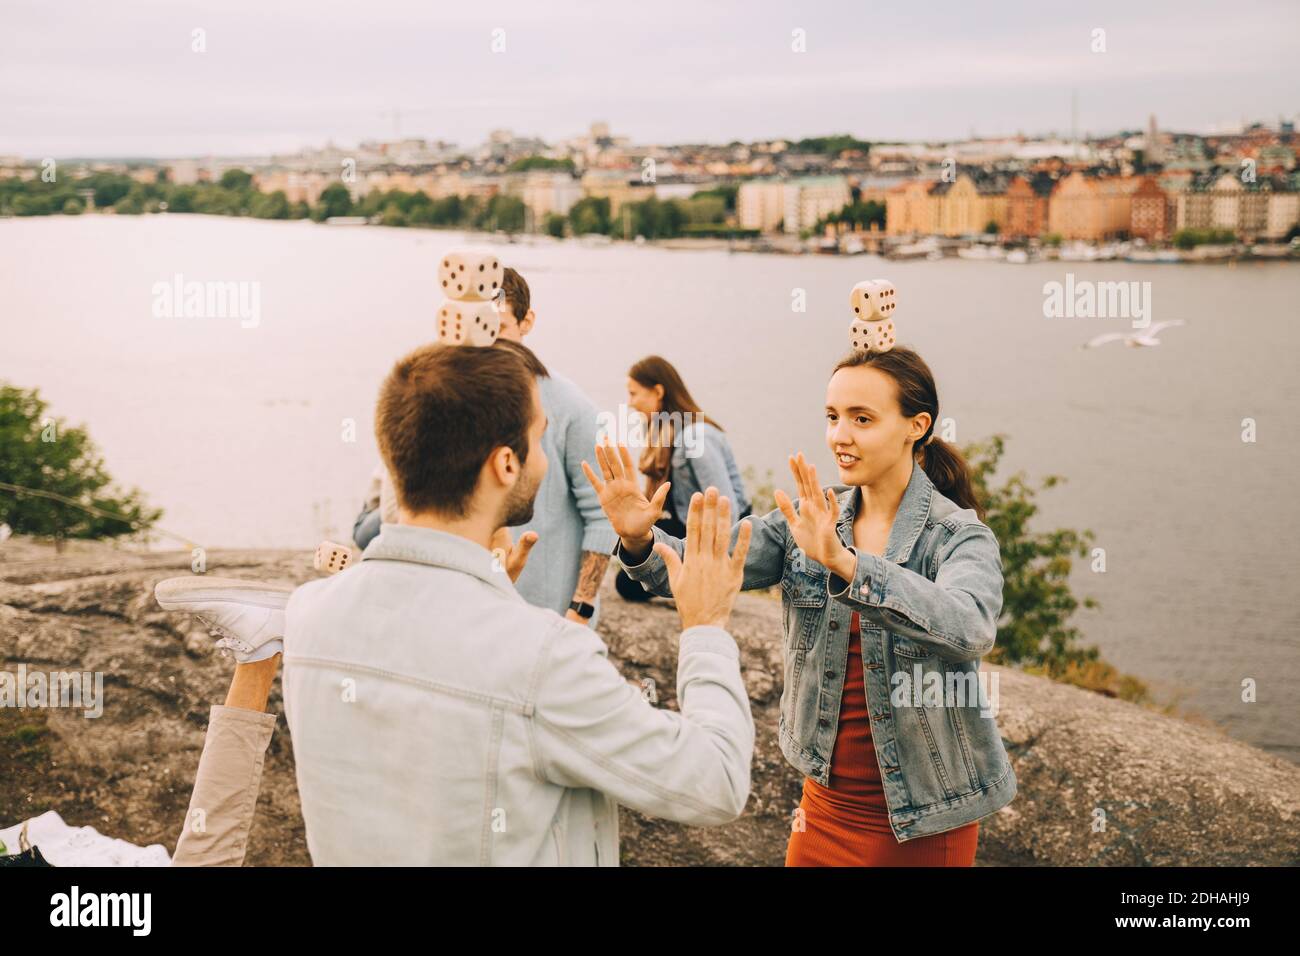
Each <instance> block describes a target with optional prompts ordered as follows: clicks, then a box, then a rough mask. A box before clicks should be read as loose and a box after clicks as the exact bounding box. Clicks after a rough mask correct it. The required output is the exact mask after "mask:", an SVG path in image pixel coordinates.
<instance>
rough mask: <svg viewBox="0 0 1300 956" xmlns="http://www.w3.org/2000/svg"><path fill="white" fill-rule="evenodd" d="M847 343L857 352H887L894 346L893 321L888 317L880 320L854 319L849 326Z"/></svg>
mask: <svg viewBox="0 0 1300 956" xmlns="http://www.w3.org/2000/svg"><path fill="white" fill-rule="evenodd" d="M849 343H850V344H851V345H852V346H853V348H854V350H855V351H858V352H888V351H889V350H890V349H892V348H893V347H894V323H893V322H892V321H890V320H889V319H884V320H883V321H880V322H863V321H862V320H860V319H854V320H853V324H852V325H850V326H849Z"/></svg>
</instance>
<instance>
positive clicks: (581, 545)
mask: <svg viewBox="0 0 1300 956" xmlns="http://www.w3.org/2000/svg"><path fill="white" fill-rule="evenodd" d="M501 288H502V293H503V296H502V299H501V301H499V302H498V312H499V313H500V315H501V332H500V339H501V341H503V342H504V343H510V342H515V343H520V344H522V342H523V338H524V336H525V335H527V334H528V333H529V332H530V331H531V330H532V328H533V324H534V323H535V322H536V321H537V316H536V314H535V313H534V312H533V309H532V302H531V296H530V293H529V289H528V283H527V282H525V281H524V279H523V276H521V275H520V274H519V273H518V272H516V271H515V270H514V269H509V268H507V269H506V270H505V279H504V280H503V281H502V283H501ZM506 347H508V345H507V346H506ZM537 385H538V388H539V390H540V391H541V396H542V408H543V409H545V410H546V418H547V421H548V422H549V423H550V424H549V425H548V426H547V428H546V432H545V433H544V434H543V436H542V444H543V445H544V446H545V447H546V457H547V459H548V460H549V461H550V462H551V467H550V469H549V470H548V471H547V473H546V477H545V478H544V479H543V480H542V486H541V488H540V489H538V492H537V505H536V507H535V508H534V510H533V518H532V520H531V521H529V522H528V523H527V524H523V525H519V526H517V527H514V528H512V529H511V532H512V533H513V535H514V537H515V539H516V540H518V539H519V538H520V537H522V535H524V534H525V533H527V532H529V531H535V532H536V533H537V544H536V545H534V546H533V550H532V556H531V557H530V558H529V560H528V564H527V565H526V566H525V567H524V571H523V574H521V575H520V576H519V580H518V581H516V582H515V589H516V590H517V591H518V592H519V593H520V594H521V595H522V596H523V598H524V600H525V601H527V602H528V603H529V604H533V605H536V606H537V607H547V608H551V609H552V610H555V611H558V612H559V613H561V614H564V615H565V616H566V617H568V618H569V619H570V620H571V621H576V622H578V623H580V624H581V623H590V624H591V625H592V626H593V627H594V626H595V623H596V611H597V607H598V605H599V592H600V583H601V581H602V580H603V579H604V577H605V570H606V569H607V568H608V567H609V559H610V554H611V553H612V552H613V550H614V545H615V544H617V543H618V535H616V534H615V533H614V529H613V528H612V527H611V526H610V523H609V519H608V518H606V517H605V512H604V511H602V510H601V507H600V500H599V499H598V498H597V496H596V492H595V490H594V489H593V488H592V487H591V484H590V482H588V481H587V477H586V475H584V474H583V471H582V462H583V459H586V460H588V461H591V460H593V459H594V457H595V453H596V432H597V427H598V423H599V417H600V416H599V413H598V412H597V410H596V406H595V404H593V403H592V401H591V399H589V398H588V397H587V396H586V394H585V393H583V391H582V389H580V388H578V386H577V385H575V384H574V383H573V382H571V381H569V380H568V379H567V378H565V377H564V376H562V375H556V374H555V373H554V372H551V373H550V374H549V375H541V376H538V378H537Z"/></svg>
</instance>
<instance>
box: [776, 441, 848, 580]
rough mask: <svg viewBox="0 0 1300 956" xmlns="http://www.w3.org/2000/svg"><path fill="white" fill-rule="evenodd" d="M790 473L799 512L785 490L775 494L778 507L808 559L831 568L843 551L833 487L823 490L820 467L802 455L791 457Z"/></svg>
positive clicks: (796, 542)
mask: <svg viewBox="0 0 1300 956" xmlns="http://www.w3.org/2000/svg"><path fill="white" fill-rule="evenodd" d="M790 471H791V472H792V473H793V474H794V480H795V487H796V488H797V489H798V492H799V509H798V511H796V510H795V507H794V504H793V503H792V502H791V501H790V496H789V495H787V494H786V493H785V492H784V491H777V493H776V504H777V507H778V508H780V509H781V513H782V514H783V515H785V520H786V523H787V524H788V525H789V526H790V534H791V535H792V536H793V537H794V543H795V544H797V545H798V546H799V547H800V549H802V550H803V553H804V554H806V555H807V556H808V557H810V558H812V559H813V560H814V561H816V562H818V563H819V564H824V565H826V566H827V567H829V566H830V565H831V563H832V561H833V559H834V558H835V557H836V556H837V555H839V554H840V552H842V551H843V550H844V545H843V544H842V543H841V542H840V537H839V534H838V533H837V532H836V530H835V523H836V522H837V521H838V520H839V514H840V506H839V502H838V501H836V499H835V492H834V491H832V490H831V489H830V488H826V489H824V490H823V489H822V487H821V485H819V484H818V483H817V467H816V466H815V465H810V464H808V462H806V461H805V460H804V457H803V452H799V454H798V455H797V456H792V457H791V458H790Z"/></svg>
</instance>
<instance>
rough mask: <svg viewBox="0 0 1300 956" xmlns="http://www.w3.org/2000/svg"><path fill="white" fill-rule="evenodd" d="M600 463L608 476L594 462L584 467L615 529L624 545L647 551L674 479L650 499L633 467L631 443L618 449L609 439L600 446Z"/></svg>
mask: <svg viewBox="0 0 1300 956" xmlns="http://www.w3.org/2000/svg"><path fill="white" fill-rule="evenodd" d="M596 463H597V464H598V465H600V473H601V474H602V475H603V476H604V480H601V478H599V477H597V476H596V473H595V472H594V471H592V469H591V465H589V464H587V463H586V462H585V461H584V462H583V463H582V471H583V473H584V474H586V476H587V480H588V481H590V482H591V486H592V487H593V488H595V489H596V495H597V496H598V497H599V498H600V506H601V507H602V508H603V509H605V516H606V517H607V518H609V523H610V525H611V526H612V527H613V528H614V532H615V533H616V534H617V535H618V536H619V537H620V538H622V539H623V546H624V547H625V548H626V549H627V550H629V551H632V552H638V551H644V550H645V549H647V548H649V547H650V543H651V542H652V541H653V540H654V532H653V531H651V529H652V528H653V527H654V524H655V522H656V521H658V520H659V517H660V515H662V514H663V510H664V500H665V499H666V498H667V497H668V489H669V487H670V483H669V482H667V481H665V482H664V483H663V484H662V485H660V486H659V489H658V490H657V491H656V492H655V496H654V498H653V499H647V498H646V496H645V493H644V492H643V491H642V490H641V482H640V481H639V478H640V473H639V472H638V471H637V470H636V469H635V468H634V467H632V456H631V455H629V454H628V452H627V446H625V445H619V446H618V449H617V450H615V448H614V446H613V445H612V444H609V443H608V441H606V444H605V446H604V447H601V446H600V445H597V446H596Z"/></svg>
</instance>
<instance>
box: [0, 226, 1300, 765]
mask: <svg viewBox="0 0 1300 956" xmlns="http://www.w3.org/2000/svg"><path fill="white" fill-rule="evenodd" d="M459 243H460V237H458V236H455V235H453V234H448V233H435V232H425V231H415V230H409V231H408V230H390V229H379V228H352V229H348V228H331V227H320V226H314V225H311V224H308V223H273V222H256V221H251V220H235V219H220V218H202V217H177V216H171V217H143V218H125V217H124V218H120V219H117V218H110V217H85V218H76V219H73V218H61V217H51V218H47V219H30V220H17V219H11V220H4V221H0V323H2V329H0V331H2V333H3V334H2V336H0V378H3V379H5V380H8V381H10V382H13V383H15V384H19V385H23V386H29V387H30V386H39V387H40V388H41V390H42V393H43V395H44V397H45V398H46V399H47V400H49V401H50V402H51V404H52V406H53V412H54V413H55V414H57V415H60V416H63V417H66V418H68V419H70V420H72V421H74V422H85V423H86V424H87V425H88V426H89V428H90V431H91V434H92V436H93V437H94V438H95V440H96V441H97V442H98V443H99V445H100V447H101V449H102V451H103V452H104V455H105V459H106V462H107V465H108V468H109V471H110V473H111V474H113V475H114V477H115V478H117V479H118V480H120V481H122V482H123V483H126V484H133V485H138V486H140V487H141V488H143V489H144V490H145V491H146V492H147V494H148V496H149V498H150V500H151V501H152V502H153V503H155V504H157V505H160V506H162V507H163V508H165V509H166V514H165V516H164V518H163V522H162V524H163V527H165V528H167V529H168V530H170V531H174V532H177V533H179V534H181V535H184V536H187V537H188V538H189V539H191V540H193V541H195V542H197V543H200V544H204V545H207V546H214V547H215V546H249V547H260V546H293V547H303V548H309V547H314V546H315V544H316V543H317V542H318V541H319V540H320V539H321V537H323V536H324V535H326V534H331V535H339V536H342V535H346V534H347V533H348V532H349V531H350V529H351V524H352V519H353V517H354V516H355V513H356V510H357V506H358V504H359V501H360V497H361V495H362V492H363V490H364V488H365V485H366V481H367V477H368V475H369V473H370V471H371V469H372V468H373V467H374V465H375V462H376V461H377V453H376V450H375V446H374V439H373V436H372V434H371V421H372V415H373V410H374V398H375V393H376V390H377V388H378V385H379V382H380V380H381V378H382V376H383V375H384V373H385V372H386V371H387V369H388V367H389V366H390V364H391V363H392V361H393V360H394V359H395V358H396V357H397V356H398V355H400V354H401V353H402V352H404V351H406V350H408V349H410V348H412V347H414V346H415V345H418V344H420V343H421V342H424V341H427V340H429V339H431V338H432V337H433V334H434V326H433V316H434V310H435V309H436V307H437V304H438V302H439V300H440V295H439V293H438V290H437V286H436V281H435V259H436V257H437V256H438V255H439V254H440V253H441V252H443V251H445V250H446V249H448V248H450V247H452V246H453V245H456V244H459ZM499 248H500V250H501V253H502V255H503V257H504V258H505V259H506V261H507V263H508V264H511V265H513V266H515V267H516V268H518V269H519V270H520V271H521V272H522V273H523V274H524V275H525V276H526V277H527V278H528V280H529V282H530V284H531V285H532V289H533V299H534V304H535V307H536V309H537V311H538V315H539V322H538V326H537V330H536V332H535V333H534V335H533V336H532V337H531V338H530V340H529V344H530V345H532V346H533V347H534V348H535V349H536V351H537V352H538V353H539V354H540V356H541V357H542V359H543V360H544V361H545V362H547V363H548V364H549V365H551V366H552V367H553V368H554V369H556V370H557V371H562V372H563V373H564V374H566V375H568V376H569V377H570V378H572V379H574V380H575V381H577V382H578V383H579V384H581V385H582V386H584V387H585V388H586V389H587V390H588V392H589V393H590V394H591V396H592V397H593V398H594V399H595V400H596V402H597V404H598V405H600V406H601V407H605V408H611V409H612V408H614V407H615V406H617V404H618V403H619V402H620V401H621V400H622V399H623V397H624V393H623V383H624V381H625V375H626V369H627V367H628V366H629V365H630V364H631V363H632V362H633V361H634V360H635V359H637V358H640V357H641V356H643V355H646V354H648V353H651V352H658V353H661V354H663V355H665V356H666V357H668V358H669V359H671V360H672V361H673V362H674V363H676V364H677V366H678V368H679V369H680V370H681V371H682V373H683V375H684V377H685V379H686V381H687V382H688V383H689V385H690V387H691V389H692V391H693V392H694V393H695V396H696V398H697V399H698V400H699V401H700V402H701V404H702V405H703V406H704V407H705V408H706V409H707V410H708V412H709V413H710V415H711V416H713V417H715V418H716V419H718V420H719V421H721V422H722V423H723V425H724V426H725V427H726V428H727V431H728V433H729V435H730V436H731V440H732V443H733V445H734V447H735V451H736V455H737V457H738V459H739V460H740V463H741V466H742V468H743V467H744V466H745V465H753V466H755V468H756V469H757V470H758V472H759V474H760V475H761V474H762V473H763V472H765V471H766V470H767V469H772V470H773V471H774V472H775V473H776V476H777V480H778V481H784V478H785V477H786V474H785V470H784V469H785V464H784V462H785V456H786V455H787V454H788V453H789V452H791V451H793V450H797V449H805V450H807V451H809V452H811V453H813V454H814V456H815V460H816V462H817V464H818V466H819V469H820V470H821V471H822V473H823V474H827V475H829V474H833V473H834V469H833V467H832V462H831V459H830V455H829V453H828V452H827V451H826V449H825V447H824V445H823V420H822V414H821V407H822V404H823V396H824V387H825V381H826V377H827V371H828V369H829V367H830V366H831V365H832V364H833V363H834V361H835V360H836V359H837V358H838V357H839V356H840V355H841V354H842V353H843V352H844V351H845V349H846V347H847V327H848V323H849V312H848V306H847V298H848V290H849V288H850V287H851V286H852V284H853V283H854V282H856V281H858V280H859V279H863V278H875V277H879V276H886V277H888V278H890V279H892V280H894V282H895V283H896V284H897V286H898V288H899V299H900V303H901V306H900V308H899V310H898V313H897V319H896V321H897V325H898V328H899V337H900V340H901V341H903V342H905V343H907V344H909V345H912V346H914V347H916V348H917V349H919V350H920V351H921V353H922V354H923V355H924V356H925V357H926V359H927V361H928V362H929V363H930V365H931V367H932V369H933V370H934V372H935V375H936V376H937V378H938V382H939V386H940V398H941V401H942V406H941V409H940V416H941V417H943V418H952V419H953V420H954V422H955V424H956V437H957V440H958V441H959V442H964V441H969V440H973V439H977V438H982V437H984V436H987V435H988V434H990V433H993V432H1005V433H1006V434H1008V435H1009V436H1010V437H1009V443H1008V449H1007V455H1006V457H1005V458H1004V459H1003V464H1004V471H1003V474H1007V473H1010V472H1011V471H1015V470H1022V469H1023V470H1024V471H1025V472H1027V473H1028V475H1029V476H1030V477H1032V478H1037V477H1041V476H1043V475H1046V474H1059V475H1063V476H1066V477H1067V478H1068V482H1067V483H1066V484H1065V485H1064V486H1058V487H1057V488H1056V489H1054V490H1052V491H1049V492H1047V493H1045V497H1044V498H1043V499H1042V505H1043V510H1042V512H1041V515H1040V521H1039V525H1038V528H1039V529H1040V530H1046V529H1049V528H1053V527H1077V528H1091V529H1092V530H1094V531H1095V532H1096V534H1097V538H1098V541H1097V543H1098V545H1100V546H1102V547H1104V548H1105V549H1106V555H1107V570H1106V572H1105V573H1104V574H1099V573H1094V572H1092V571H1091V570H1089V569H1088V568H1087V567H1086V566H1085V567H1081V568H1076V570H1075V576H1074V579H1073V585H1074V587H1075V591H1076V594H1078V595H1080V596H1083V595H1089V594H1090V595H1092V596H1094V597H1095V598H1097V599H1098V600H1099V601H1100V603H1101V607H1100V608H1099V609H1098V610H1094V611H1087V612H1081V613H1080V614H1079V615H1078V616H1077V618H1076V620H1077V623H1078V624H1079V625H1080V626H1081V628H1082V630H1083V632H1084V635H1085V638H1086V639H1087V641H1089V642H1091V643H1095V644H1097V645H1098V646H1100V647H1101V649H1102V652H1103V654H1104V656H1105V657H1106V658H1107V659H1108V660H1110V661H1112V662H1113V663H1114V664H1116V665H1117V666H1118V667H1120V668H1121V669H1122V670H1124V671H1127V672H1130V673H1133V674H1136V675H1138V676H1139V677H1141V678H1143V679H1145V680H1147V681H1148V682H1149V683H1151V684H1152V686H1153V688H1154V689H1155V690H1156V692H1157V694H1158V696H1159V697H1160V698H1161V699H1162V700H1176V701H1178V702H1179V704H1180V706H1181V707H1183V708H1184V709H1185V710H1186V711H1189V712H1195V713H1199V714H1202V715H1205V716H1206V717H1209V718H1211V719H1212V720H1214V721H1216V722H1217V723H1219V724H1220V725H1221V726H1223V727H1225V728H1226V729H1227V730H1228V732H1230V733H1232V734H1233V735H1235V736H1237V737H1240V738H1242V739H1244V740H1248V741H1250V742H1252V743H1255V744H1257V745H1260V746H1263V747H1265V748H1268V749H1270V750H1272V751H1274V752H1276V753H1279V754H1281V755H1284V756H1286V757H1288V758H1290V759H1292V760H1300V720H1297V716H1300V707H1298V706H1297V703H1296V697H1295V696H1294V695H1295V694H1296V692H1297V687H1300V653H1298V650H1300V637H1298V636H1297V635H1298V633H1300V612H1298V611H1297V602H1296V593H1297V589H1296V584H1295V581H1296V579H1297V572H1298V571H1300V561H1298V560H1297V547H1296V541H1297V536H1298V535H1300V520H1298V514H1300V509H1298V508H1297V506H1296V503H1295V501H1296V499H1295V495H1296V475H1297V473H1298V470H1300V451H1298V449H1300V434H1298V432H1300V427H1298V426H1297V421H1296V416H1295V408H1296V405H1297V401H1296V400H1297V391H1298V388H1300V386H1298V385H1297V377H1296V374H1295V369H1296V358H1295V357H1296V354H1297V351H1298V350H1300V330H1298V329H1297V324H1296V305H1295V304H1296V301H1297V299H1298V298H1300V268H1296V267H1293V266H1288V265H1285V264H1280V265H1250V266H1238V267H1230V266H1168V265H1165V266H1161V265H1130V264H1124V263H1093V264H1084V263H1043V264H1038V265H1029V266H1011V265H1006V264H1003V263H975V262H965V261H960V260H945V261H941V262H915V263H886V262H882V261H880V260H877V259H872V258H865V257H859V258H852V259H849V258H814V257H789V258H786V257H771V256H756V255H728V254H727V253H725V252H679V251H669V250H657V249H649V248H634V247H627V246H615V247H609V248H595V249H592V248H586V247H582V246H579V245H576V244H572V243H565V244H558V245H547V246H522V245H520V246H501V247H499ZM1067 271H1072V272H1073V273H1074V274H1075V277H1076V279H1078V280H1089V279H1091V280H1098V281H1129V280H1137V281H1150V282H1151V284H1152V286H1151V289H1152V297H1153V298H1152V301H1153V317H1154V320H1155V321H1161V320H1164V319H1175V318H1176V319H1182V320H1184V321H1185V322H1186V323H1187V324H1186V325H1185V326H1183V327H1180V328H1174V329H1170V330H1167V331H1166V332H1165V333H1164V334H1163V336H1162V337H1163V339H1164V342H1165V344H1163V345H1162V346H1161V347H1159V348H1155V349H1127V348H1123V347H1121V346H1118V345H1110V346H1107V347H1105V348H1103V349H1099V350H1095V351H1083V350H1081V349H1080V348H1079V347H1078V346H1079V345H1080V344H1081V343H1082V342H1084V341H1086V340H1087V339H1088V338H1090V337H1092V336H1093V335H1095V334H1098V333H1101V332H1105V331H1123V330H1125V329H1127V328H1128V327H1129V323H1128V321H1127V320H1123V319H1046V318H1044V317H1043V284H1044V283H1045V282H1048V281H1052V280H1058V281H1063V280H1064V277H1065V273H1066V272H1067ZM176 273H180V274H182V275H183V276H184V277H185V279H186V280H196V279H197V280H220V281H248V282H259V283H260V296H261V301H260V308H261V318H260V324H259V325H258V327H257V328H241V327H240V322H239V320H238V319H235V318H230V319H183V318H173V319H164V318H155V317H154V315H153V313H152V304H153V286H154V283H156V282H160V281H167V282H169V281H171V280H172V278H173V276H174V275H175V274H176ZM796 288H801V289H804V290H806V293H807V304H808V308H807V312H806V313H804V314H796V313H792V311H791V297H792V290H794V289H796ZM1247 417H1249V418H1253V419H1255V421H1256V422H1257V427H1258V441H1257V442H1256V443H1253V444H1246V443H1243V442H1242V440H1241V422H1242V419H1243V418H1247ZM349 418H350V419H354V420H355V421H356V422H357V439H356V441H355V442H354V443H347V442H344V441H343V440H342V430H343V425H342V422H343V420H344V419H349ZM168 546H173V544H172V543H171V542H168ZM1245 678H1254V679H1255V680H1256V681H1257V682H1258V686H1259V693H1258V698H1259V699H1258V702H1257V703H1253V704H1243V703H1241V701H1240V694H1241V690H1240V686H1241V682H1242V680H1243V679H1245Z"/></svg>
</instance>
